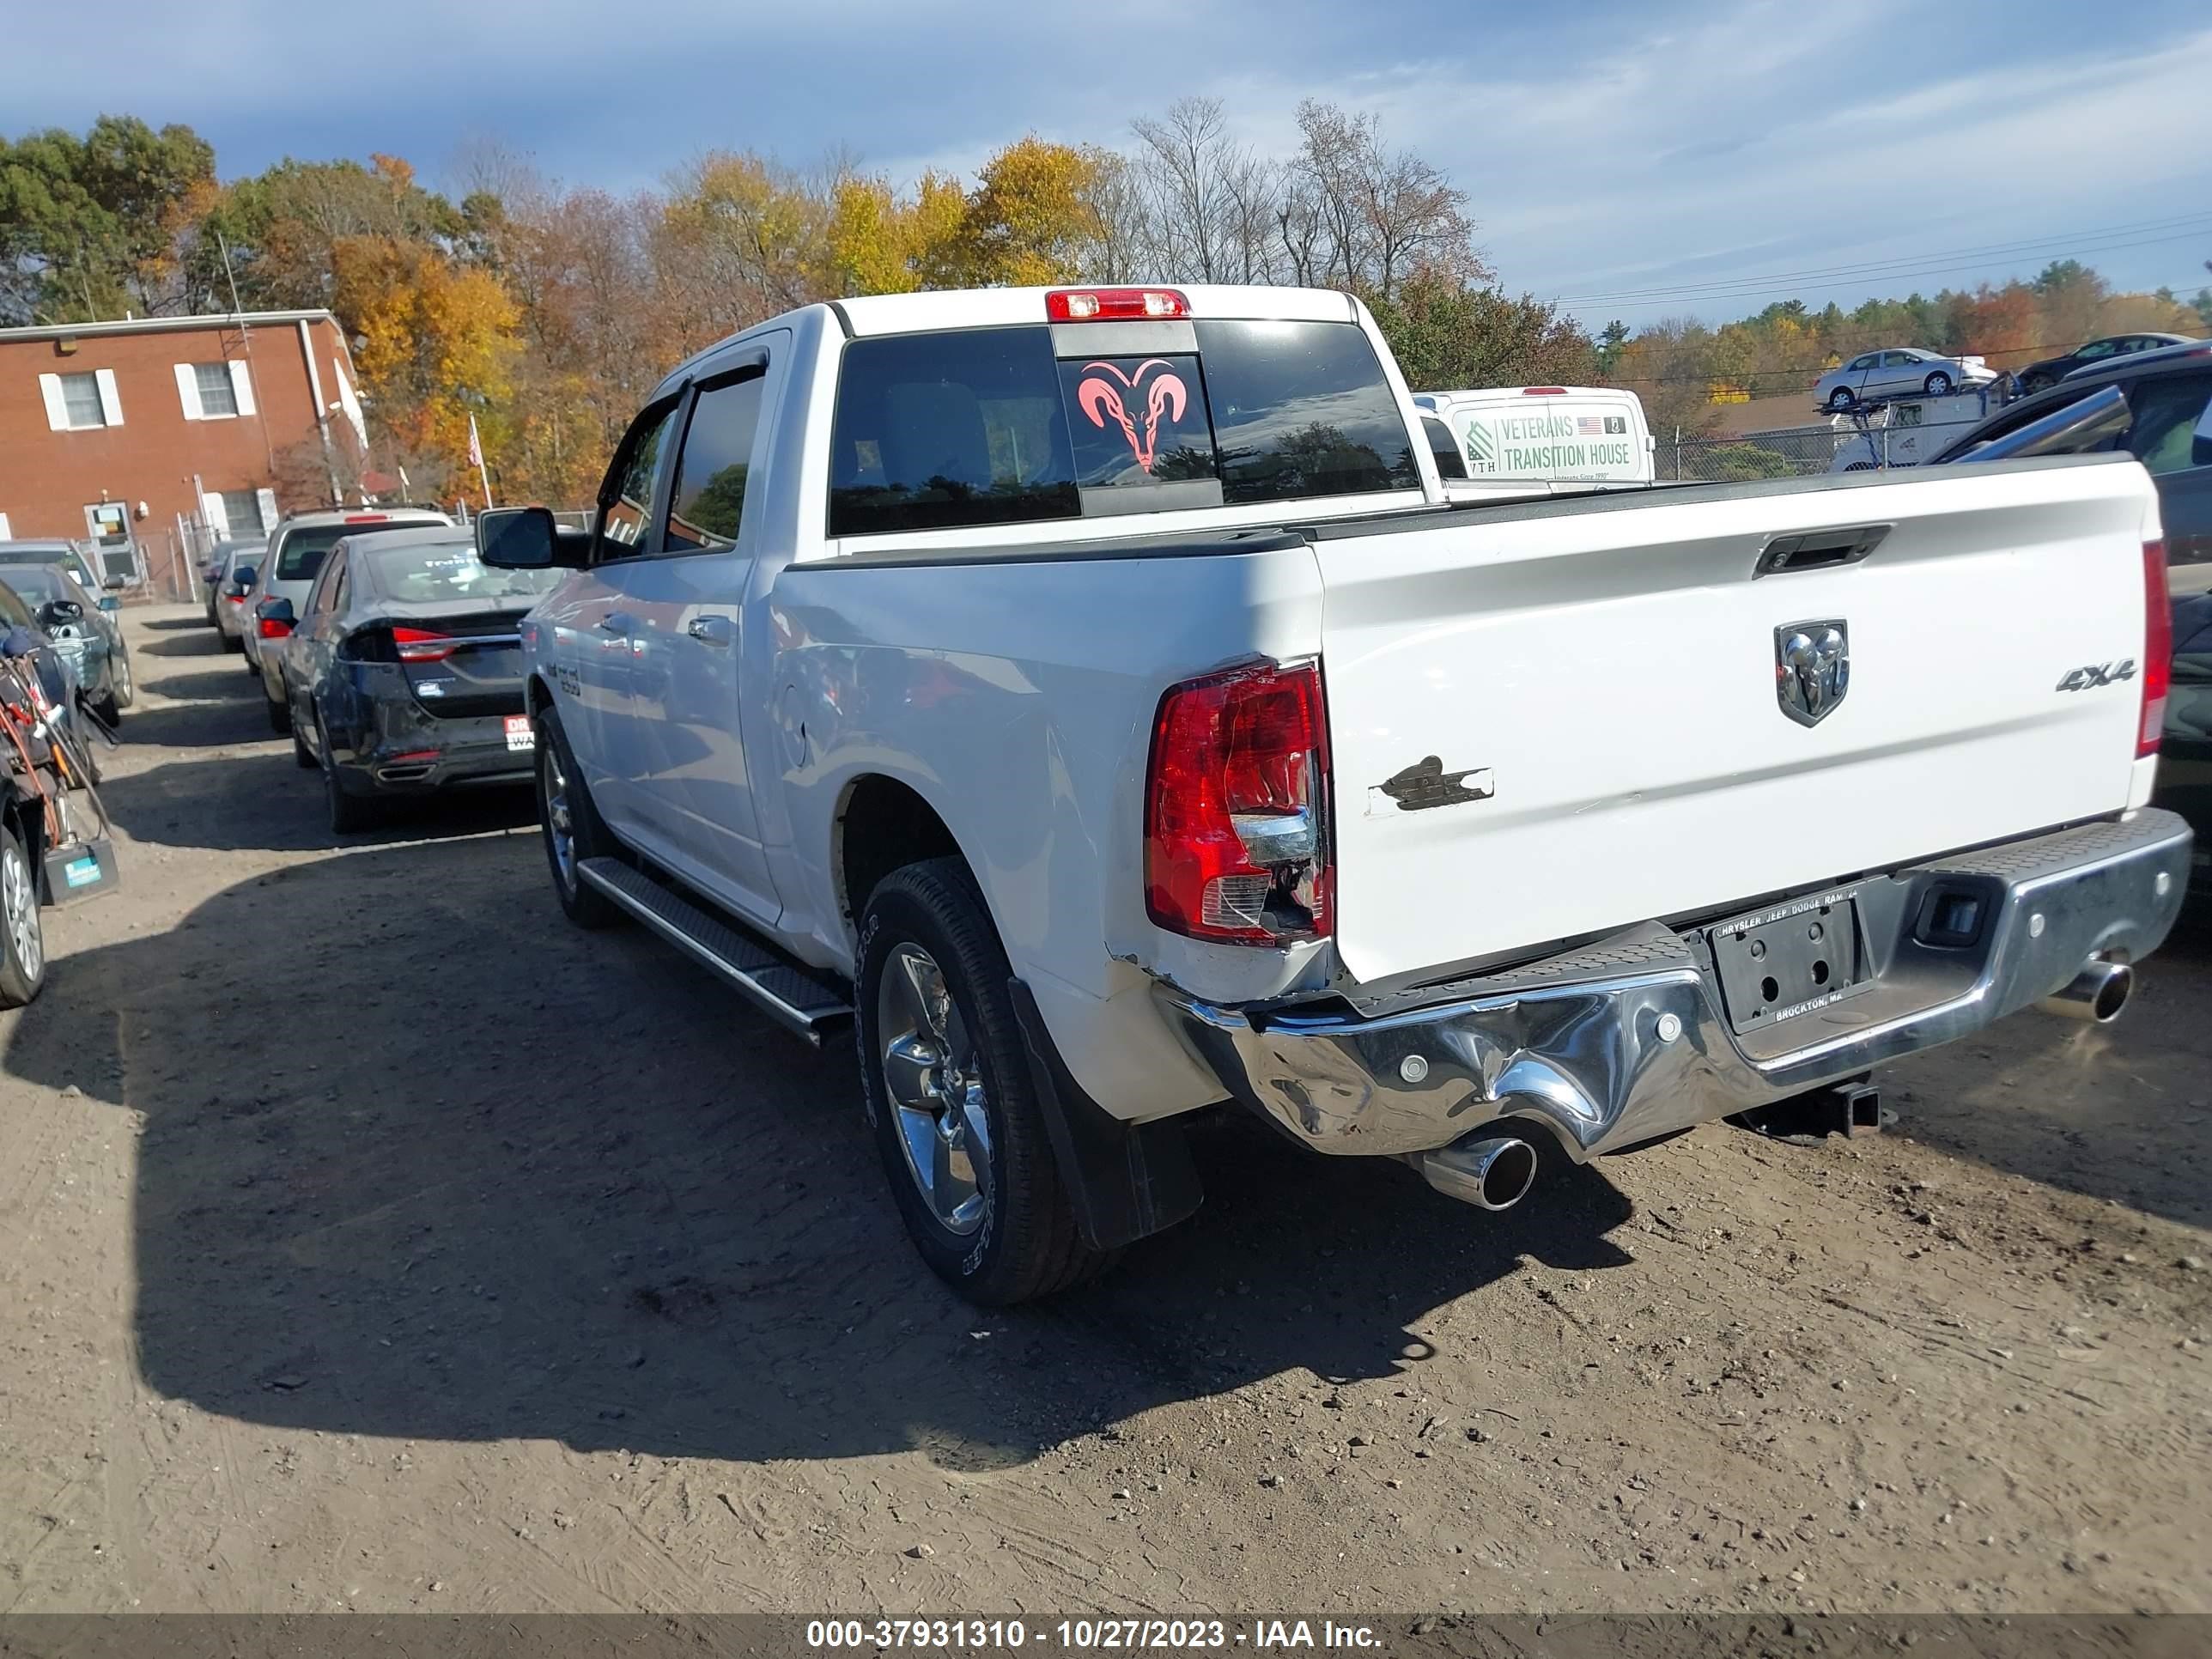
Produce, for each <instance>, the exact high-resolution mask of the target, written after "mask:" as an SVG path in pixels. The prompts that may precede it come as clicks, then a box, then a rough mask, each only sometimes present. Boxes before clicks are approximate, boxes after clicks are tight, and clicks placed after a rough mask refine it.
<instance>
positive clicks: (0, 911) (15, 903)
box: [0, 838, 46, 983]
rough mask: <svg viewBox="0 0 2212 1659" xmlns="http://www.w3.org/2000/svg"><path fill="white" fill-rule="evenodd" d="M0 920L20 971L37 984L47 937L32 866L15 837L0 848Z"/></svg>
mask: <svg viewBox="0 0 2212 1659" xmlns="http://www.w3.org/2000/svg"><path fill="white" fill-rule="evenodd" d="M0 920H4V921H5V922H6V924H7V928H8V943H9V945H10V946H12V947H13V948H14V950H15V966H16V969H17V970H18V971H19V972H21V975H23V977H24V978H25V979H26V980H28V981H32V982H33V983H35V982H36V981H37V980H38V977H39V975H40V972H41V971H43V970H44V969H45V967H46V935H45V933H44V932H43V931H42V929H41V927H40V921H39V896H38V894H37V893H36V892H35V891H33V889H32V886H31V866H29V864H28V863H27V862H26V861H25V860H24V858H23V851H22V848H20V847H18V846H17V845H16V844H15V841H14V840H13V839H12V838H10V839H9V840H8V841H7V842H6V843H5V844H4V845H0Z"/></svg>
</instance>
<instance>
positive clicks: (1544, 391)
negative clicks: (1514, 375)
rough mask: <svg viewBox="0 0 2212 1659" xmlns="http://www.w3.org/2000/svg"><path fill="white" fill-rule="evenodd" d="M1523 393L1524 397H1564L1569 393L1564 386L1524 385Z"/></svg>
mask: <svg viewBox="0 0 2212 1659" xmlns="http://www.w3.org/2000/svg"><path fill="white" fill-rule="evenodd" d="M1521 395H1522V397H1524V398H1564V397H1565V396H1566V395H1567V389H1566V387H1565V386H1522V388H1521Z"/></svg>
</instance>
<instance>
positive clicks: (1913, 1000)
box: [1158, 809, 2190, 1160]
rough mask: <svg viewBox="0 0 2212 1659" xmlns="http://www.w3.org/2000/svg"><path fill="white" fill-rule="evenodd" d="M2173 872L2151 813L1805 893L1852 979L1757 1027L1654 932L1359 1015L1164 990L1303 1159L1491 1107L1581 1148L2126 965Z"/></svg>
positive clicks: (1966, 1025)
mask: <svg viewBox="0 0 2212 1659" xmlns="http://www.w3.org/2000/svg"><path fill="white" fill-rule="evenodd" d="M2189 876H2190V831H2189V827H2188V826H2187V824H2185V823H2183V821H2182V820H2181V819H2180V818H2179V817H2176V816H2175V815H2174V814H2172V813H2171V812H2166V811H2158V810H2155V809H2148V810H2145V811H2139V812H2135V813H2131V814H2130V815H2128V816H2127V817H2124V818H2121V819H2118V820H2115V821H2111V822H2105V823H2089V824H2082V825H2079V826H2077V827H2075V828H2074V829H2063V830H2058V831H2056V832H2054V833H2052V834H2050V835H2045V836H2032V837H2029V838H2028V839H2026V840H2023V841H2017V842H2005V843H2002V844H2001V845H1998V846H1995V847H1984V848H1979V849H1978V850H1976V851H1974V852H1971V853H1963V854H1957V855H1954V856H1952V857H1948V858H1943V859H1938V860H1932V861H1930V862H1929V863H1927V864H1924V865H1920V866H1914V867H1912V868H1910V869H1905V870H1899V871H1897V872H1893V874H1891V875H1888V876H1880V877H1874V878H1868V879H1866V880H1862V881H1857V882H1850V883H1845V884H1841V885H1839V886H1838V887H1837V888H1834V889H1832V890H1824V891H1823V892H1822V893H1820V894H1818V895H1814V896H1810V897H1808V899H1807V900H1806V901H1805V902H1807V903H1808V904H1818V903H1820V902H1841V900H1842V899H1844V898H1845V897H1848V898H1850V900H1852V901H1853V902H1854V904H1855V906H1856V908H1857V913H1858V917H1859V927H1860V937H1861V944H1862V951H1863V960H1864V961H1865V963H1867V964H1868V968H1867V975H1868V976H1867V979H1866V981H1865V983H1863V985H1860V986H1858V987H1855V988H1854V989H1853V990H1852V991H1851V992H1850V994H1847V995H1844V996H1843V997H1841V998H1839V999H1838V1000H1835V1001H1833V1002H1832V1003H1829V1004H1827V1005H1826V1006H1820V1007H1816V1008H1811V1009H1808V1010H1807V1011H1806V1012H1799V1013H1796V1014H1794V1015H1790V1016H1789V1017H1786V1018H1781V1019H1780V1020H1779V1023H1777V1024H1771V1025H1769V1026H1767V1027H1766V1028H1765V1029H1764V1030H1752V1031H1739V1030H1734V1029H1732V1028H1731V1025H1730V1023H1729V1018H1728V1014H1727V1005H1726V1002H1725V1000H1724V999H1723V994H1722V992H1721V988H1720V979H1719V975H1718V974H1717V970H1716V969H1715V967H1714V965H1713V957H1712V955H1711V948H1710V946H1709V945H1708V943H1707V939H1706V936H1705V933H1704V932H1703V931H1701V930H1692V931H1691V932H1689V933H1675V932H1674V930H1673V929H1671V928H1668V927H1662V926H1661V925H1659V924H1658V923H1656V922H1654V923H1649V924H1646V925H1644V926H1643V927H1636V928H1632V929H1630V930H1629V931H1627V932H1626V933H1621V934H1619V935H1617V936H1616V937H1614V938H1613V939H1607V940H1604V941H1602V942H1601V943H1599V944H1596V945H1589V946H1585V947H1583V948H1582V949H1579V950H1577V951H1571V952H1569V953H1567V954H1566V955H1565V956H1559V957H1552V958H1550V959H1548V960H1546V961H1542V962H1538V963H1531V964H1529V965H1528V966H1526V967H1522V968H1518V969H1513V970H1511V971H1510V972H1508V973H1504V974H1498V975H1492V976H1489V977H1486V978H1479V979H1472V980H1468V981H1462V982H1460V983H1457V984H1454V985H1449V986H1443V987H1427V988H1425V989H1424V990H1423V991H1421V992H1419V994H1417V999H1416V998H1407V999H1402V1000H1400V1001H1398V1002H1395V1003H1389V1004H1384V1005H1383V1006H1379V1007H1376V1008H1371V1009H1363V1010H1360V1011H1358V1012H1344V1011H1342V1010H1341V1009H1340V1008H1338V1009H1334V1010H1332V1011H1326V1012H1301V1011H1300V1010H1299V1008H1298V1007H1297V1006H1295V1005H1280V1004H1279V1005H1271V1006H1252V1007H1244V1008H1224V1007H1218V1006H1212V1005H1211V1004H1207V1003H1204V1002H1200V1001H1198V1000H1194V999H1193V998H1190V997H1188V996H1186V995H1184V994H1182V993H1181V992H1180V991H1177V990H1175V989H1173V988H1171V987H1166V986H1161V987H1158V995H1159V997H1160V998H1161V1000H1162V1001H1163V1002H1164V1005H1165V1006H1166V1008H1167V1010H1168V1012H1169V1016H1170V1020H1171V1022H1172V1024H1174V1026H1175V1028H1176V1030H1177V1032H1178V1033H1179V1034H1180V1035H1181V1036H1182V1040H1183V1042H1185V1043H1186V1045H1187V1046H1188V1048H1190V1050H1191V1052H1192V1053H1193V1054H1194V1055H1195V1056H1196V1057H1197V1058H1198V1059H1199V1060H1200V1061H1201V1062H1202V1063H1204V1064H1205V1065H1206V1066H1208V1067H1209V1068H1210V1069H1211V1070H1212V1072H1213V1073H1214V1074H1215V1075H1216V1076H1218V1078H1219V1079H1220V1080H1221V1083H1222V1086H1223V1087H1224V1088H1225V1090H1227V1091H1228V1092H1229V1093H1230V1094H1231V1095H1232V1096H1233V1097H1236V1098H1237V1099H1239V1100H1241V1101H1243V1103H1245V1104H1247V1105H1249V1106H1250V1107H1252V1108H1254V1109H1255V1110H1257V1111H1259V1112H1261V1114H1262V1115H1265V1116H1267V1117H1268V1118H1270V1119H1272V1120H1273V1121H1275V1122H1276V1123H1278V1124H1279V1125H1280V1126H1281V1127H1284V1128H1285V1129H1286V1130H1288V1131H1289V1132H1290V1133H1291V1134H1293V1135H1294V1136H1296V1137H1297V1139H1301V1140H1303V1141H1304V1142H1306V1143H1307V1144H1308V1145H1309V1146H1312V1147H1313V1148H1314V1149H1315V1150H1316V1151H1317V1152H1338V1153H1358V1154H1370V1155H1399V1154H1403V1153H1407V1152H1426V1151H1429V1150H1431V1149H1432V1148H1435V1147H1438V1146H1445V1145H1447V1144H1449V1142H1451V1141H1453V1140H1455V1139H1458V1138H1459V1137H1460V1136H1462V1134H1464V1133H1467V1132H1468V1130H1469V1129H1472V1128H1474V1127H1477V1126H1479V1125H1482V1124H1486V1123H1489V1122H1491V1121H1493V1120H1495V1119H1498V1118H1501V1117H1503V1118H1516V1119H1525V1120H1530V1121H1534V1122H1539V1123H1541V1124H1543V1125H1544V1126H1545V1127H1547V1128H1549V1129H1551V1130H1552V1131H1553V1133H1555V1134H1556V1135H1557V1136H1558V1137H1559V1140H1560V1142H1561V1144H1562V1145H1563V1146H1564V1147H1565V1150H1566V1152H1568V1154H1569V1155H1570V1156H1571V1157H1572V1158H1576V1159H1577V1160H1581V1159H1583V1158H1591V1157H1595V1156H1596V1155H1598V1154H1600V1153H1604V1152H1620V1151H1622V1150H1624V1149H1626V1148H1627V1147H1630V1146H1638V1145H1639V1144H1641V1143H1643V1142H1644V1141H1647V1140H1650V1139H1655V1138H1656V1137H1657V1136H1660V1135H1664V1134H1668V1133H1673V1132H1674V1131H1675V1130H1678V1129H1682V1128H1686V1127H1689V1126H1690V1125H1692V1124H1696V1123H1702V1122H1705V1121H1707V1120H1709V1119H1711V1118H1716V1117H1721V1116H1724V1115H1728V1114H1729V1113H1732V1112H1740V1111H1744V1110H1747V1109H1750V1108H1752V1107H1754V1106H1762V1105H1765V1104H1768V1103H1771V1102H1774V1101H1778V1100H1782V1099H1786V1098H1787V1097H1790V1096H1792V1095H1796V1094H1802V1093H1803V1092H1805V1091H1808V1090H1810V1089H1814V1088H1817V1087H1819V1086H1820V1085H1823V1084H1826V1083H1832V1082H1834V1081H1836V1080H1837V1079H1841V1078H1847V1077H1850V1076H1852V1075H1854V1074H1855V1073H1860V1072H1863V1071H1865V1070H1866V1069H1867V1068H1868V1067H1869V1066H1873V1065H1875V1064H1877V1063H1879V1062H1881V1061H1883V1060H1894V1059H1896V1058H1898V1057H1899V1055H1903V1054H1914V1053H1917V1051H1919V1050H1920V1049H1923V1048H1934V1047H1935V1046H1936V1045H1937V1044H1938V1043H1942V1042H1950V1041H1951V1040H1952V1039H1953V1038H1954V1037H1960V1036H1965V1035H1966V1034H1967V1033H1968V1032H1970V1031H1974V1030H1979V1029H1981V1028H1982V1027H1983V1026H1984V1025H1987V1024H1990V1022H1991V1021H1992V1020H1996V1019H1999V1018H2002V1017H2003V1016H2005V1015H2006V1014H2009V1013H2012V1012H2015V1011H2017V1010H2019V1009H2021V1008H2025V1007H2027V1006H2030V1005H2032V1004H2034V1003H2037V1002H2039V1001H2041V1000H2043V999H2045V998H2046V997H2049V996H2051V995H2052V994H2054V993H2056V992H2057V991H2058V990H2060V989H2061V988H2062V987H2065V986H2066V985H2068V984H2069V982H2070V981H2072V980H2073V979H2074V977H2075V975H2076V974H2077V973H2079V972H2080V971H2081V968H2082V966H2083V964H2084V963H2086V962H2087V961H2088V960H2090V959H2091V958H2093V957H2103V958H2107V959H2110V960H2113V961H2119V962H2133V961H2139V960H2141V959H2142V957H2145V956H2147V955H2148V953H2149V952H2151V951H2154V950H2155V949H2156V948H2157V947H2158V945H2159V944H2160V941H2161V940H2162V939H2165V937H2166V931H2167V929H2168V928H2170V927H2172V924H2173V920H2174V917H2175V916H2176V915H2178V914H2179V910H2180V908H2181V902H2182V898H2183V896H2184V893H2185V890H2187V888H2188V885H2189ZM1951 894H1965V895H1967V896H1972V897H1974V898H1976V899H1978V901H1979V902H1980V904H1981V905H1982V906H1983V907H1984V908H1981V909H1979V910H1978V912H1977V915H1978V917H1979V919H1980V920H1979V923H1978V931H1977V932H1976V933H1975V935H1974V937H1973V939H1972V942H1971V943H1968V944H1965V945H1958V944H1942V943H1937V942H1931V940H1930V939H1929V931H1930V930H1929V922H1928V921H1927V918H1928V917H1929V915H1931V914H1932V907H1933V905H1934V902H1935V901H1936V898H1938V897H1939V896H1945V895H1951ZM1788 910H1789V907H1788V906H1787V905H1777V906H1772V907H1769V909H1768V910H1767V911H1766V912H1763V913H1762V914H1776V913H1783V914H1786V913H1787V912H1788ZM1785 1012H1786V1011H1785Z"/></svg>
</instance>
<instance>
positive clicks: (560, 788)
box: [538, 728, 576, 893]
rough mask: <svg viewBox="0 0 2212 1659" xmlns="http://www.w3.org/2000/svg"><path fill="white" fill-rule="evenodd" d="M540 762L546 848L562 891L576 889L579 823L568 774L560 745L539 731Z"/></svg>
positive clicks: (554, 876)
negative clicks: (570, 795) (571, 804)
mask: <svg viewBox="0 0 2212 1659" xmlns="http://www.w3.org/2000/svg"><path fill="white" fill-rule="evenodd" d="M538 764H539V765H540V766H542V767H544V774H543V777H544V781H543V783H542V784H541V786H540V787H542V788H543V789H544V791H545V847H546V850H547V851H548V852H550V854H552V855H553V878H554V879H555V880H556V881H557V882H559V883H560V884H561V890H562V892H564V893H573V892H574V891H575V890H576V823H575V818H574V813H573V811H572V809H571V808H570V806H569V805H568V774H567V773H566V772H564V771H562V769H561V745H560V744H557V743H553V742H551V741H550V740H549V738H548V736H547V734H546V733H545V732H544V731H543V730H542V728H541V730H540V732H539V735H538Z"/></svg>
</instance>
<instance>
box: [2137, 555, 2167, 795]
mask: <svg viewBox="0 0 2212 1659" xmlns="http://www.w3.org/2000/svg"><path fill="white" fill-rule="evenodd" d="M2142 560H2143V665H2142V719H2141V720H2140V722H2139V723H2138V724H2137V726H2136V759H2137V760H2141V759H2142V757H2145V756H2146V755H2155V754H2156V753H2158V739H2159V733H2160V731H2161V730H2162V729H2163V728H2164V727H2165V725H2166V690H2167V688H2168V687H2169V686H2170V685H2171V684H2172V679H2173V607H2172V603H2171V602H2170V601H2169V600H2168V599H2167V598H2166V544H2165V543H2164V542H2145V543H2144V544H2143V550H2142Z"/></svg>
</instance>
